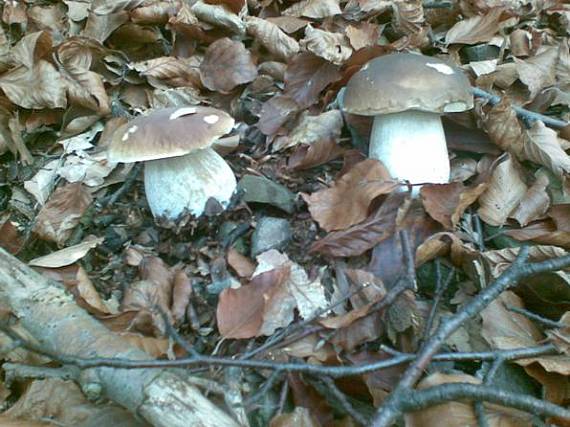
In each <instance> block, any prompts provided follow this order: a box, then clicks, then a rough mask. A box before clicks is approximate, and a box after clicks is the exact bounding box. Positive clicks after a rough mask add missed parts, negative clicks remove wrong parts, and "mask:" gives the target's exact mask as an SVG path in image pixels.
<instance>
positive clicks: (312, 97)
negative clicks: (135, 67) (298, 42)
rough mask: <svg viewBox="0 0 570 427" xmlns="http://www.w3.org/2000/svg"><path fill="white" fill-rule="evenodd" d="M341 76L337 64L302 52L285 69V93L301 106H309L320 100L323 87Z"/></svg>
mask: <svg viewBox="0 0 570 427" xmlns="http://www.w3.org/2000/svg"><path fill="white" fill-rule="evenodd" d="M340 78H341V74H340V69H339V67H338V66H337V65H334V64H331V63H330V62H327V61H325V60H324V59H322V58H319V57H318V56H315V55H313V54H311V53H307V52H305V53H300V54H299V55H297V56H295V57H294V58H293V59H292V60H291V61H290V62H289V64H288V66H287V70H286V71H285V91H284V95H287V96H289V97H290V98H291V99H293V100H294V101H295V102H296V103H297V104H299V106H300V108H307V107H310V106H311V105H313V104H315V103H316V102H318V100H319V96H320V94H321V92H322V91H323V89H325V88H326V87H327V86H328V85H329V84H331V83H333V82H336V81H337V80H339V79H340Z"/></svg>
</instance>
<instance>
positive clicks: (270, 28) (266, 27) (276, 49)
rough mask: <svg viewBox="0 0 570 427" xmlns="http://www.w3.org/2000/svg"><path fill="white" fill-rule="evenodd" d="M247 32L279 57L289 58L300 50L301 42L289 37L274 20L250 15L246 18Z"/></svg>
mask: <svg viewBox="0 0 570 427" xmlns="http://www.w3.org/2000/svg"><path fill="white" fill-rule="evenodd" d="M245 22H246V24H247V32H248V34H250V35H251V36H253V37H254V38H255V40H257V41H258V42H259V43H261V44H262V45H263V46H264V47H265V48H266V49H267V50H268V51H269V52H270V53H271V54H272V55H274V56H275V57H276V58H277V59H281V60H285V61H287V60H289V59H291V58H293V57H294V56H295V55H296V54H297V53H298V52H299V43H297V40H295V39H294V38H292V37H289V36H288V35H287V34H285V33H284V32H283V31H281V29H280V28H279V27H278V26H277V25H276V24H273V23H272V22H270V21H268V20H266V19H261V18H257V17H255V16H248V17H246V19H245Z"/></svg>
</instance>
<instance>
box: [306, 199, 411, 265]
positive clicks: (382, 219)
mask: <svg viewBox="0 0 570 427" xmlns="http://www.w3.org/2000/svg"><path fill="white" fill-rule="evenodd" d="M405 198H406V195H405V193H392V194H391V195H390V196H389V197H388V198H387V199H386V200H385V201H384V203H382V205H381V206H380V208H379V209H378V210H377V211H376V212H374V213H372V214H371V215H370V216H369V217H368V218H366V219H365V220H364V221H363V222H361V223H359V224H357V225H354V226H352V227H350V228H348V229H346V230H343V231H334V232H332V233H329V234H328V235H326V236H325V237H323V238H322V239H320V240H317V241H316V242H315V243H313V244H312V245H311V251H312V252H320V253H322V254H324V255H329V256H355V255H360V254H362V253H364V252H366V251H367V250H369V249H371V248H373V247H374V246H375V245H377V244H378V243H380V242H381V241H383V240H385V239H387V238H389V237H390V236H392V235H393V234H394V232H395V231H396V220H397V218H398V217H401V216H405V212H406V211H407V209H408V208H409V204H407V203H406V202H405Z"/></svg>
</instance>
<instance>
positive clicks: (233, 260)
mask: <svg viewBox="0 0 570 427" xmlns="http://www.w3.org/2000/svg"><path fill="white" fill-rule="evenodd" d="M228 265H229V266H230V267H231V268H233V269H234V270H235V272H236V273H237V274H238V276H239V277H244V278H249V277H251V275H252V274H253V272H254V271H255V264H254V263H253V261H251V260H250V259H249V258H248V257H246V256H245V255H242V254H241V253H239V252H238V251H237V250H236V249H234V248H233V247H232V248H229V249H228Z"/></svg>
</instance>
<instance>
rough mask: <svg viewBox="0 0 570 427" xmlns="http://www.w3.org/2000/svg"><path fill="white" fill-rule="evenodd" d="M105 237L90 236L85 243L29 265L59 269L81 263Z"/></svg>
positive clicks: (37, 259)
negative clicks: (77, 262)
mask: <svg viewBox="0 0 570 427" xmlns="http://www.w3.org/2000/svg"><path fill="white" fill-rule="evenodd" d="M103 240H105V239H104V238H103V237H95V236H88V237H86V238H85V240H83V242H81V243H79V244H77V245H73V246H69V247H67V248H65V249H61V250H59V251H55V252H52V253H51V254H49V255H44V256H41V257H38V258H34V259H33V260H31V261H29V262H28V265H30V266H35V267H46V268H58V267H63V266H66V265H69V264H73V263H74V262H76V261H79V260H80V259H81V258H83V257H84V256H85V255H87V252H89V251H90V250H91V249H93V248H94V247H96V246H97V245H99V244H101V243H103Z"/></svg>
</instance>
